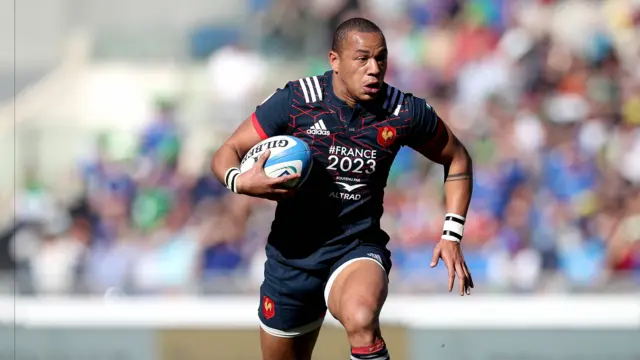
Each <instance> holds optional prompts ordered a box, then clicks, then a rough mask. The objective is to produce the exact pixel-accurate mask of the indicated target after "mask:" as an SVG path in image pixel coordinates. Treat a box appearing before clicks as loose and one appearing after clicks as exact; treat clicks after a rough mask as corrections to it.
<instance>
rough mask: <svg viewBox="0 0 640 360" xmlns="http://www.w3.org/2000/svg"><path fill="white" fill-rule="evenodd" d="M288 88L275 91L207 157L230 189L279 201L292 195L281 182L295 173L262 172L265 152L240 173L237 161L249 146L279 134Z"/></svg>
mask: <svg viewBox="0 0 640 360" xmlns="http://www.w3.org/2000/svg"><path fill="white" fill-rule="evenodd" d="M290 104H291V90H290V89H289V88H288V87H285V88H284V89H280V90H278V91H276V92H275V93H274V94H273V95H272V96H270V97H269V98H268V99H267V100H266V101H265V102H263V103H262V104H261V105H260V106H258V107H257V108H256V111H255V112H254V113H253V114H252V115H251V116H250V117H249V118H247V119H246V120H245V121H243V122H242V124H241V125H240V126H239V127H238V128H237V129H236V131H235V132H234V133H233V134H232V135H231V137H230V138H229V139H227V141H225V143H224V144H222V146H221V147H220V148H219V149H218V151H216V153H215V154H214V155H213V159H212V160H211V171H213V174H214V175H215V177H216V178H217V179H218V180H219V181H220V182H221V183H223V184H224V185H225V186H227V187H228V188H229V189H230V190H232V191H234V192H236V193H238V194H244V195H249V196H254V197H260V198H266V199H271V200H279V199H281V198H283V197H287V196H290V195H292V194H293V190H291V189H285V188H282V184H283V183H286V182H287V181H289V180H292V179H295V178H297V177H299V176H300V175H299V174H294V175H289V176H282V177H279V178H276V179H273V178H270V177H268V176H267V175H266V174H265V172H264V164H265V162H266V161H267V159H268V158H269V151H266V152H265V153H264V154H263V155H262V156H261V157H260V158H259V160H258V162H257V163H256V164H255V165H254V166H253V168H252V169H251V170H249V171H247V172H245V173H243V174H240V170H238V169H239V167H240V161H241V160H242V158H243V157H244V156H245V154H246V153H247V152H249V150H251V148H252V147H254V146H255V145H256V144H258V143H259V142H260V141H262V140H264V139H267V138H269V137H272V136H275V135H280V134H283V133H284V131H285V130H286V127H287V126H288V118H289V107H290Z"/></svg>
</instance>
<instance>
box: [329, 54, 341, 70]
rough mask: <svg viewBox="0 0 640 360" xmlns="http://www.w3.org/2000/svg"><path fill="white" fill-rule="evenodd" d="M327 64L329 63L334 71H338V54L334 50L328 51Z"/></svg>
mask: <svg viewBox="0 0 640 360" xmlns="http://www.w3.org/2000/svg"><path fill="white" fill-rule="evenodd" d="M329 64H331V69H333V71H334V72H337V71H338V68H339V65H340V55H338V53H337V52H336V51H333V50H331V51H329Z"/></svg>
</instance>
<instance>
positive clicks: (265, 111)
mask: <svg viewBox="0 0 640 360" xmlns="http://www.w3.org/2000/svg"><path fill="white" fill-rule="evenodd" d="M292 96H293V94H292V90H291V86H289V84H287V85H286V86H285V87H284V88H283V89H278V90H276V91H275V92H274V93H273V94H271V95H270V96H269V97H268V98H267V99H266V100H265V101H263V102H262V104H260V105H258V107H256V111H255V112H254V113H253V115H252V119H251V120H252V122H253V126H254V127H255V129H256V131H258V134H259V135H260V138H262V140H264V139H267V138H270V137H272V136H276V135H282V134H284V132H285V131H286V130H287V127H288V124H289V112H290V110H291V102H292Z"/></svg>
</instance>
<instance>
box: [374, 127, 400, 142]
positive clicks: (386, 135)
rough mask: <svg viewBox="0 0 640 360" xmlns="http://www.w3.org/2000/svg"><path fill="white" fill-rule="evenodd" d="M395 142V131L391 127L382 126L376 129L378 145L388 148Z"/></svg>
mask: <svg viewBox="0 0 640 360" xmlns="http://www.w3.org/2000/svg"><path fill="white" fill-rule="evenodd" d="M395 141H396V129H395V128H394V127H391V126H383V127H381V128H379V129H378V144H380V145H382V146H384V147H389V146H391V145H393V143H394V142H395Z"/></svg>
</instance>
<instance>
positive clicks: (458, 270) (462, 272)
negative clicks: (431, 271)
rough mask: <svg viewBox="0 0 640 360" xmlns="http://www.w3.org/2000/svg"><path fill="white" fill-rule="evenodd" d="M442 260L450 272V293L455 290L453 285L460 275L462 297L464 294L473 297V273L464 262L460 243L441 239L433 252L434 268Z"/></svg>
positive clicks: (432, 263) (432, 264)
mask: <svg viewBox="0 0 640 360" xmlns="http://www.w3.org/2000/svg"><path fill="white" fill-rule="evenodd" d="M440 258H442V261H443V262H444V264H445V266H446V267H447V271H448V272H449V292H451V291H452V290H453V283H454V282H455V279H456V274H458V285H459V287H460V296H464V294H467V295H471V289H472V288H473V279H472V278H471V272H469V268H468V267H467V263H466V262H465V261H464V256H463V255H462V249H461V247H460V243H458V242H455V241H449V240H443V239H441V240H440V241H439V242H438V244H437V245H436V248H435V249H434V250H433V258H432V259H431V267H432V268H434V267H436V266H437V265H438V260H439V259H440Z"/></svg>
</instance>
